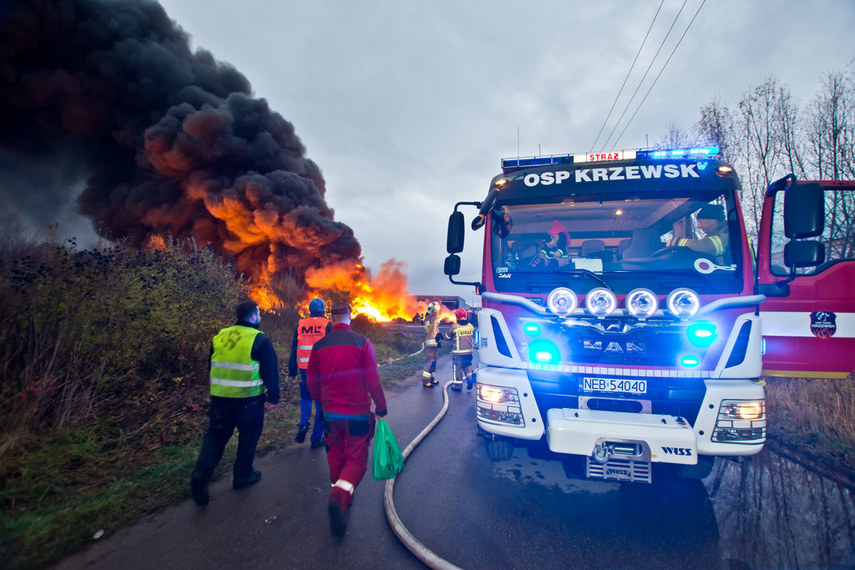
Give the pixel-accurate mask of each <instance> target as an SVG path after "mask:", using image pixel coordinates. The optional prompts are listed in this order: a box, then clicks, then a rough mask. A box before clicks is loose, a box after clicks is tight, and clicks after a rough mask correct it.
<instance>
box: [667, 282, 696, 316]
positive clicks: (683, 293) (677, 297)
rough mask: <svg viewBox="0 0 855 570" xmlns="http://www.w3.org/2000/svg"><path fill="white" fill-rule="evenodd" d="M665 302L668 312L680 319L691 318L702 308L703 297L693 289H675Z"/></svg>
mask: <svg viewBox="0 0 855 570" xmlns="http://www.w3.org/2000/svg"><path fill="white" fill-rule="evenodd" d="M665 304H666V306H667V307H668V312H669V313H671V314H672V315H674V316H675V317H677V318H678V319H689V318H691V317H694V316H695V315H697V314H698V311H700V310H701V298H700V297H698V294H697V293H695V292H694V291H692V290H691V289H674V290H673V291H671V294H670V295H668V298H667V299H666V300H665Z"/></svg>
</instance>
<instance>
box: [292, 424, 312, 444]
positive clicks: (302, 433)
mask: <svg viewBox="0 0 855 570" xmlns="http://www.w3.org/2000/svg"><path fill="white" fill-rule="evenodd" d="M307 433H309V426H300V427H299V428H297V435H295V436H294V441H296V442H297V443H303V442H304V441H306V434H307Z"/></svg>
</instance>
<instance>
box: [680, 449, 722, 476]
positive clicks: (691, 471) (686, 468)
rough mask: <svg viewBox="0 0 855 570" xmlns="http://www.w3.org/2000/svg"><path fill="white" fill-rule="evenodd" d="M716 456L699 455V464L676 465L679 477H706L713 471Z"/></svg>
mask: <svg viewBox="0 0 855 570" xmlns="http://www.w3.org/2000/svg"><path fill="white" fill-rule="evenodd" d="M713 465H715V457H710V456H709V455H699V456H698V463H697V465H674V471H675V472H676V474H677V477H681V478H683V479H706V478H707V477H709V475H710V473H712V468H713Z"/></svg>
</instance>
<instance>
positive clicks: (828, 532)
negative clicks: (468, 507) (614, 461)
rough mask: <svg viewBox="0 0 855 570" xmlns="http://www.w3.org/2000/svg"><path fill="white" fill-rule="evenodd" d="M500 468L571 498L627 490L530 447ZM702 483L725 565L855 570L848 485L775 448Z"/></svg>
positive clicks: (718, 470) (853, 500) (854, 520)
mask: <svg viewBox="0 0 855 570" xmlns="http://www.w3.org/2000/svg"><path fill="white" fill-rule="evenodd" d="M493 468H494V473H496V474H497V475H498V476H501V477H505V478H508V479H511V480H513V481H517V482H522V483H526V484H539V485H544V486H557V487H559V488H561V489H562V490H563V491H564V492H566V493H578V492H584V493H589V494H592V495H598V494H599V495H606V494H608V493H612V492H616V491H618V490H619V489H620V484H618V483H605V482H602V481H591V480H585V479H577V478H567V477H566V475H565V471H564V468H563V466H562V463H561V462H560V461H555V460H547V459H541V458H537V457H534V458H533V457H530V456H529V454H528V451H527V450H526V449H525V448H516V449H515V450H514V455H513V457H512V458H511V459H510V460H509V461H504V462H500V463H495V464H493ZM702 483H703V488H704V489H706V497H703V496H701V497H698V498H697V499H698V500H697V501H696V502H697V503H698V504H702V503H705V504H706V505H707V506H708V505H710V504H711V505H712V509H713V511H714V516H715V524H716V526H717V527H718V538H717V542H718V551H719V553H720V558H721V561H723V562H724V561H726V562H725V567H728V568H752V569H765V568H852V567H855V494H853V492H852V491H851V490H849V489H848V488H846V487H843V486H841V485H838V484H837V483H835V482H833V481H831V480H829V479H826V478H824V477H822V476H821V475H819V474H817V473H814V472H812V471H809V470H807V469H805V468H804V467H802V466H801V465H799V464H797V463H794V462H792V461H790V460H788V459H785V458H783V457H781V456H779V455H776V454H773V453H770V452H768V451H763V452H761V453H760V454H759V455H757V456H756V457H754V458H752V459H749V460H746V461H742V462H736V461H730V460H722V459H719V460H717V461H716V464H715V467H714V469H713V472H712V474H711V475H710V476H709V477H707V478H706V479H705V480H703V481H702ZM675 491H677V490H676V489H675ZM698 492H699V493H700V494H701V495H703V493H704V492H703V490H702V489H701V488H698ZM690 510H691V509H690ZM701 510H704V509H702V508H701V507H699V508H698V512H696V515H698V513H699V512H700V511H701ZM707 512H708V511H707ZM707 516H708V517H709V516H711V515H709V514H708V515H707ZM709 522H710V524H712V521H711V520H710V521H709ZM714 540H715V539H714ZM714 566H715V564H712V565H711V567H714Z"/></svg>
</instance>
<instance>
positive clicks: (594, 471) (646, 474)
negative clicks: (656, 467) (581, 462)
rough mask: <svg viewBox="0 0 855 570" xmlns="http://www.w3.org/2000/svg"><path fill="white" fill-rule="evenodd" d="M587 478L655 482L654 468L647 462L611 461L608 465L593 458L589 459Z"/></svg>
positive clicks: (586, 467)
mask: <svg viewBox="0 0 855 570" xmlns="http://www.w3.org/2000/svg"><path fill="white" fill-rule="evenodd" d="M585 476H586V477H589V478H592V479H604V480H613V481H629V482H632V483H651V482H653V468H652V466H651V464H650V463H648V462H646V461H632V460H629V459H609V460H608V461H607V462H606V463H599V462H597V461H595V460H594V459H593V458H592V457H588V458H587V462H586V464H585Z"/></svg>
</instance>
